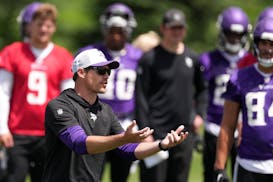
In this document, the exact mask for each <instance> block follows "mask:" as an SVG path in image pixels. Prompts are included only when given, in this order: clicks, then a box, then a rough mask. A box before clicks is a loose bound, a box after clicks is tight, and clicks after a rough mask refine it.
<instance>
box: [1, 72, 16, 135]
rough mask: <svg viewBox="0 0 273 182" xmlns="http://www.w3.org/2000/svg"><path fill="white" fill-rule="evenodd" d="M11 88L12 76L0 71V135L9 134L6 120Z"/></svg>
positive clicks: (9, 73)
mask: <svg viewBox="0 0 273 182" xmlns="http://www.w3.org/2000/svg"><path fill="white" fill-rule="evenodd" d="M12 87H13V74H12V73H11V72H9V71H6V70H4V69H0V116H1V117H0V134H5V133H8V132H9V128H8V119H9V112H10V98H11V92H12Z"/></svg>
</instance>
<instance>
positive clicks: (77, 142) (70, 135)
mask: <svg viewBox="0 0 273 182" xmlns="http://www.w3.org/2000/svg"><path fill="white" fill-rule="evenodd" d="M59 138H60V140H61V141H62V142H63V143H65V144H66V146H68V147H69V148H70V149H71V150H73V151H74V152H76V153H77V154H87V149H86V138H87V135H86V134H85V132H84V130H83V129H82V128H81V127H80V126H72V127H69V128H67V129H65V130H64V131H62V132H60V133H59Z"/></svg>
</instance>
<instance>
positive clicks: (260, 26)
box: [253, 18, 273, 67]
mask: <svg viewBox="0 0 273 182" xmlns="http://www.w3.org/2000/svg"><path fill="white" fill-rule="evenodd" d="M253 39H254V51H255V54H256V55H257V59H258V61H259V63H260V64H261V65H262V66H264V67H271V66H273V57H272V58H269V59H267V58H261V57H260V51H261V50H259V48H258V42H259V41H260V40H269V41H273V18H263V19H262V20H260V21H259V22H258V23H257V24H256V26H255V29H254V32H253ZM264 51H268V53H271V54H272V52H273V50H272V49H270V50H264Z"/></svg>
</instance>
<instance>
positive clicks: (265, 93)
mask: <svg viewBox="0 0 273 182" xmlns="http://www.w3.org/2000/svg"><path fill="white" fill-rule="evenodd" d="M223 97H224V98H225V99H228V100H232V101H234V102H237V103H239V104H240V107H241V110H242V115H243V128H242V141H241V144H240V146H239V148H238V154H239V156H240V157H241V158H244V159H250V160H267V159H273V132H272V131H273V75H272V74H265V73H262V72H260V71H259V70H258V68H257V64H255V65H252V66H250V67H247V68H244V69H241V70H237V71H235V72H234V73H233V74H232V76H231V78H230V81H229V82H228V84H227V90H226V92H225V93H224V94H223Z"/></svg>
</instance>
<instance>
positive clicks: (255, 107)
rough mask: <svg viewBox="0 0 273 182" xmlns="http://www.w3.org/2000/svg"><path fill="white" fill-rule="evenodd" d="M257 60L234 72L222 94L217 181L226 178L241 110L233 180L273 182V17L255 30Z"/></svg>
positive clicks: (239, 181)
mask: <svg viewBox="0 0 273 182" xmlns="http://www.w3.org/2000/svg"><path fill="white" fill-rule="evenodd" d="M253 39H254V40H253V44H254V51H255V55H256V57H257V59H258V63H256V64H254V65H252V66H249V67H246V68H244V69H239V70H237V71H235V72H234V73H233V74H232V76H231V78H230V81H229V82H228V85H227V91H226V92H225V93H224V95H223V97H224V98H225V99H226V101H225V105H224V114H223V119H222V125H221V130H220V134H219V139H218V142H217V153H216V154H217V155H216V161H215V164H214V168H215V170H216V171H218V175H216V176H215V179H216V181H217V182H220V181H224V180H227V178H225V179H224V178H223V177H224V176H225V175H224V173H222V172H223V169H224V168H225V165H226V161H227V156H228V152H229V149H230V148H231V145H232V143H233V139H234V135H233V134H234V131H235V128H236V125H237V122H238V114H239V112H240V110H241V111H242V119H243V122H242V139H241V144H240V145H239V147H238V149H237V150H238V156H237V158H236V163H235V168H234V179H233V181H234V182H260V181H263V182H271V181H273V168H272V166H273V153H272V146H273V143H272V141H273V133H272V128H273V117H272V116H273V115H272V103H273V97H272V95H273V77H272V75H273V19H272V18H264V19H262V20H261V21H259V22H258V23H257V25H256V27H255V29H254V33H253Z"/></svg>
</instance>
